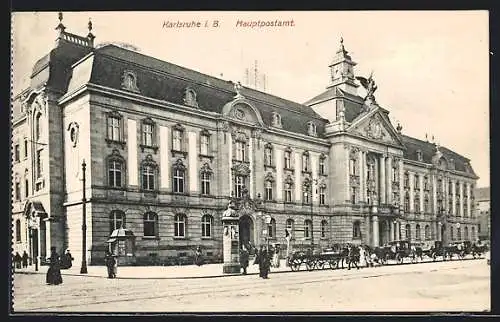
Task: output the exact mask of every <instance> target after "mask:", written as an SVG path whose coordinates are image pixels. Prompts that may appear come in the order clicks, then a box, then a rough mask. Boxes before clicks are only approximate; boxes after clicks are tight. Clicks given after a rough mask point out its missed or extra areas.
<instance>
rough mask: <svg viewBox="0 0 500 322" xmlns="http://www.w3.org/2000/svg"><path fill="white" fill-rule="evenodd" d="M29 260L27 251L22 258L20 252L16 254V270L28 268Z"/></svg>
mask: <svg viewBox="0 0 500 322" xmlns="http://www.w3.org/2000/svg"><path fill="white" fill-rule="evenodd" d="M29 259H30V257H29V256H28V253H26V251H24V253H23V255H22V256H21V255H20V254H19V252H16V254H15V255H14V269H20V268H21V267H22V268H27V267H28V260H29ZM30 265H31V263H30Z"/></svg>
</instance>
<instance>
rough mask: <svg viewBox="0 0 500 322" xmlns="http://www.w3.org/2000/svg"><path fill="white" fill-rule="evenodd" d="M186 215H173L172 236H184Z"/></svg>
mask: <svg viewBox="0 0 500 322" xmlns="http://www.w3.org/2000/svg"><path fill="white" fill-rule="evenodd" d="M185 220H186V217H184V216H182V215H176V216H175V222H174V236H175V237H185V236H186V230H185V229H186V222H185Z"/></svg>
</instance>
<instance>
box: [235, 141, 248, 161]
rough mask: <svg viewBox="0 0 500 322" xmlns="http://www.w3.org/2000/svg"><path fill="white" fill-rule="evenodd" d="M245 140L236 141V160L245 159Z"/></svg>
mask: <svg viewBox="0 0 500 322" xmlns="http://www.w3.org/2000/svg"><path fill="white" fill-rule="evenodd" d="M245 157H246V156H245V142H241V141H238V142H236V160H238V161H245Z"/></svg>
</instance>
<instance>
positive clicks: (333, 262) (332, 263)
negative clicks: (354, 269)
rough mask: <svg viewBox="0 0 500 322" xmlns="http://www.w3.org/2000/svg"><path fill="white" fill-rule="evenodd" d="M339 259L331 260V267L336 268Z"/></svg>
mask: <svg viewBox="0 0 500 322" xmlns="http://www.w3.org/2000/svg"><path fill="white" fill-rule="evenodd" d="M337 263H338V262H337V261H336V260H330V261H329V262H328V264H329V265H330V268H331V269H336V268H337Z"/></svg>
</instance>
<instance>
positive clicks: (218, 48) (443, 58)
mask: <svg viewBox="0 0 500 322" xmlns="http://www.w3.org/2000/svg"><path fill="white" fill-rule="evenodd" d="M63 14H64V18H63V24H64V25H65V26H66V28H67V29H66V31H68V32H70V33H74V34H77V35H82V36H85V35H87V33H88V30H87V23H88V21H89V18H91V20H92V23H93V30H92V33H93V34H94V35H95V36H96V40H95V43H96V44H97V45H98V44H99V43H103V42H122V43H128V44H131V45H133V46H135V47H137V48H138V49H139V50H140V52H141V53H143V54H145V55H151V56H153V57H156V58H158V59H161V60H166V61H169V62H171V63H174V64H177V65H181V66H184V67H188V68H190V69H194V70H197V71H200V72H202V73H205V74H209V75H213V76H216V77H220V78H223V79H226V80H232V81H235V82H236V81H241V82H242V83H243V84H244V83H245V69H246V68H250V69H253V68H254V64H255V61H257V66H258V71H259V73H260V74H265V75H266V92H269V93H271V94H273V95H277V96H280V97H283V98H286V99H289V100H292V101H296V102H299V103H303V102H305V101H307V100H308V99H310V98H312V97H314V96H316V95H317V94H319V93H321V92H322V91H324V90H325V88H326V86H328V84H329V68H328V65H329V63H330V62H331V61H332V58H333V57H334V55H335V52H336V51H337V49H338V48H339V40H340V38H341V37H342V38H343V39H344V46H345V48H346V50H347V51H349V54H350V55H351V57H352V59H353V60H354V61H355V62H357V63H358V64H357V65H356V66H355V68H354V73H355V74H356V75H357V76H365V77H366V76H368V75H369V74H370V72H373V74H374V79H375V81H376V83H377V85H378V89H377V91H376V93H375V96H376V98H377V102H378V104H379V105H380V106H382V107H384V108H385V109H387V110H389V112H390V114H389V116H390V117H391V120H392V122H393V124H396V122H398V121H399V122H400V123H401V124H402V126H403V133H404V134H406V135H409V136H413V137H416V138H419V139H425V134H426V133H427V134H428V136H429V138H430V137H431V136H434V137H435V139H436V141H437V142H438V143H439V144H440V145H442V146H446V147H448V148H450V149H452V150H454V151H455V152H457V153H459V154H462V155H464V156H465V157H467V158H469V159H471V164H472V167H473V168H474V170H475V172H476V173H477V174H478V176H479V177H480V179H479V180H478V184H477V186H478V187H484V186H489V185H490V180H489V177H490V162H489V149H490V147H489V54H490V53H489V26H488V12H487V11H345V12H342V11H322V12H315V11H312V12H305V11H300V12H298V11H297V12H293V11H289V12H287V11H273V12H227V11H226V12H216V11H211V12H64V13H63ZM259 20H260V21H276V20H280V21H291V20H293V26H289V27H254V28H250V27H239V26H237V24H238V21H242V22H251V21H259ZM167 21H168V22H173V23H175V22H177V21H179V22H192V21H195V22H200V24H201V25H202V27H199V28H187V27H183V28H165V27H164V23H165V22H167ZM214 21H217V27H213V25H214ZM205 22H207V24H208V25H209V27H204V26H205ZM58 23H59V21H58V19H57V12H22V13H13V18H12V26H13V28H12V34H13V37H12V41H13V47H12V54H13V70H12V86H13V93H14V94H17V93H18V92H20V91H21V90H23V89H24V88H26V87H27V86H28V84H29V75H30V73H31V69H32V66H33V64H34V63H35V62H36V60H38V59H39V58H41V57H42V56H43V55H44V54H46V53H48V52H49V51H50V50H51V49H52V48H53V47H54V41H55V39H56V37H57V33H56V30H55V29H54V28H55V27H56V26H57V24H58ZM221 75H222V76H221ZM359 93H360V95H362V94H363V92H362V90H360V92H359Z"/></svg>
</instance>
